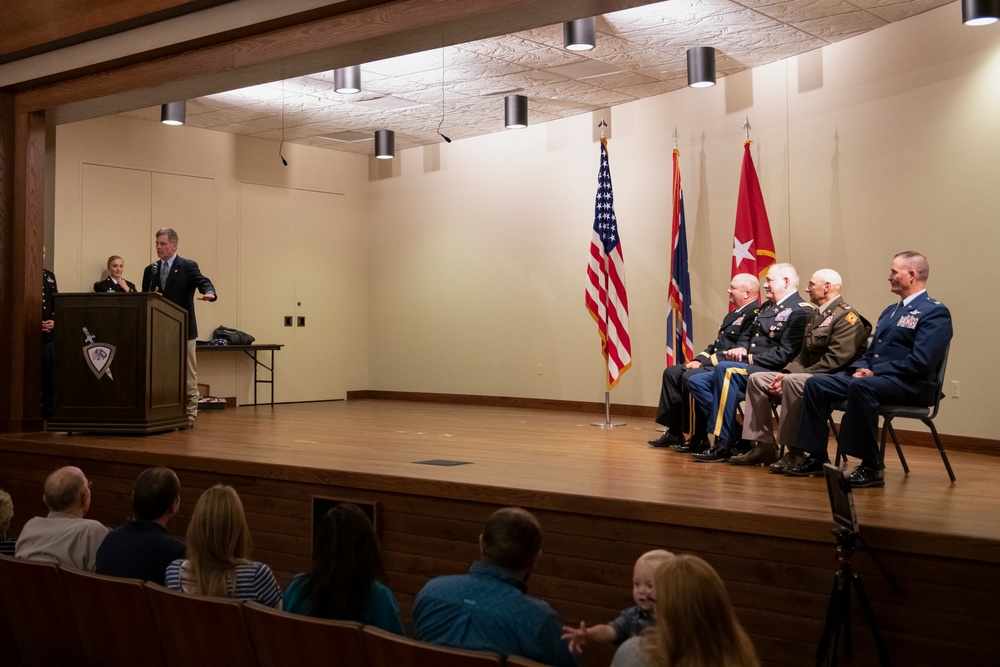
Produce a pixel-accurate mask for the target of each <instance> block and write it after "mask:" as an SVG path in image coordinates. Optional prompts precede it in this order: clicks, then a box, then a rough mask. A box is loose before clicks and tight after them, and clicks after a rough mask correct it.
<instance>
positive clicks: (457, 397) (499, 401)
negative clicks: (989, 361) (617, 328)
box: [347, 389, 1000, 456]
mask: <svg viewBox="0 0 1000 667" xmlns="http://www.w3.org/2000/svg"><path fill="white" fill-rule="evenodd" d="M367 398H370V399H378V400H386V401H411V402H415V403H454V404H456V405H486V406H492V407H503V408H529V409H532V410H565V411H568V412H593V413H600V414H603V413H604V411H605V406H604V404H603V403H592V402H586V401H560V400H555V399H549V398H519V397H516V396H480V395H476V394H435V393H430V392H416V391H379V390H374V389H367V390H359V391H349V392H347V400H349V401H350V400H362V399H367ZM616 415H617V416H627V417H641V418H644V419H653V418H654V417H656V408H654V407H650V406H647V405H616V404H615V403H614V401H612V403H611V416H612V419H613V418H614V417H615V416H616ZM893 423H894V424H895V423H896V422H893ZM896 435H898V436H899V439H900V444H902V445H914V446H916V447H929V448H931V449H936V448H937V445H935V444H934V438H933V436H931V434H930V431H906V430H903V429H900V428H897V429H896ZM940 435H941V443H942V444H943V445H944V448H945V451H946V452H947V451H956V452H969V453H970V454H986V455H988V456H1000V440H991V439H989V438H973V437H969V436H964V435H949V434H947V433H941V434H940ZM887 448H889V449H891V448H892V441H891V440H890V441H889V443H888V444H887ZM889 455H892V453H891V452H889Z"/></svg>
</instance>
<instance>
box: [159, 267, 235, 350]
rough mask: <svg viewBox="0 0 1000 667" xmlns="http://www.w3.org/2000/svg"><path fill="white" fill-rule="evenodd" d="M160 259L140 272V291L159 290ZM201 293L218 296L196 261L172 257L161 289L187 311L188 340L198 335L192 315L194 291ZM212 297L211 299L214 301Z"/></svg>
mask: <svg viewBox="0 0 1000 667" xmlns="http://www.w3.org/2000/svg"><path fill="white" fill-rule="evenodd" d="M161 266H162V260H156V261H155V262H153V263H152V264H150V265H149V266H147V267H146V270H145V271H143V272H142V291H143V292H160V291H161V290H160V270H161V269H160V267H161ZM195 290H198V291H199V292H201V293H202V294H207V293H208V292H212V293H213V294H215V299H218V298H219V295H218V292H216V291H215V285H213V284H212V281H211V280H209V279H208V278H206V277H205V276H203V275H202V273H201V269H199V268H198V262H196V261H194V260H193V259H185V258H183V257H181V256H180V255H177V256H175V257H174V263H173V264H172V265H171V266H170V275H169V276H167V286H166V287H165V288H164V289H163V290H162V294H163V296H164V297H165V298H167V299H168V300H169V301H172V302H173V303H176V304H177V305H178V306H180V307H181V308H183V309H185V310H186V311H187V312H188V340H192V339H194V338H197V337H198V323H197V321H196V320H195V316H194V291H195ZM215 299H212V301H215Z"/></svg>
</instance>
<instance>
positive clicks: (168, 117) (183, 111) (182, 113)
mask: <svg viewBox="0 0 1000 667" xmlns="http://www.w3.org/2000/svg"><path fill="white" fill-rule="evenodd" d="M186 117H187V100H181V101H179V102H167V103H166V104H161V105H160V122H161V123H163V124H164V125H183V124H184V121H185V120H186Z"/></svg>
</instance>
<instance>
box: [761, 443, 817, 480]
mask: <svg viewBox="0 0 1000 667" xmlns="http://www.w3.org/2000/svg"><path fill="white" fill-rule="evenodd" d="M807 456H809V455H808V454H807V453H805V452H804V451H802V450H801V449H795V448H794V447H789V448H788V451H787V452H785V455H784V456H783V457H781V459H780V460H778V461H776V462H774V463H772V464H771V465H770V466H769V468H770V470H771V472H773V473H777V474H779V475H783V474H785V471H786V470H787V469H789V468H794V467H795V466H797V465H798V464H800V463H802V462H803V461H805V460H806V457H807Z"/></svg>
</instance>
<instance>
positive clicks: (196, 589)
mask: <svg viewBox="0 0 1000 667" xmlns="http://www.w3.org/2000/svg"><path fill="white" fill-rule="evenodd" d="M250 547H251V540H250V529H249V528H248V527H247V520H246V515H245V514H244V513H243V503H242V502H241V501H240V497H239V495H237V493H236V489H234V488H233V487H231V486H223V485H222V484H216V485H215V486H213V487H212V488H210V489H208V490H206V491H205V493H203V494H201V497H200V498H198V503H197V504H196V505H195V506H194V513H193V514H192V515H191V523H189V524H188V531H187V549H188V557H187V559H178V560H175V561H173V562H172V563H170V565H168V566H167V573H166V587H167V588H169V589H171V590H175V591H183V592H185V593H194V594H197V595H208V596H211V597H221V598H234V599H237V600H253V601H255V602H259V603H261V604H264V605H267V606H269V607H278V608H280V607H281V589H280V588H278V582H277V580H275V578H274V573H273V572H272V571H271V568H269V567H268V566H267V565H264V564H263V563H258V562H257V561H253V560H249V556H250Z"/></svg>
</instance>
